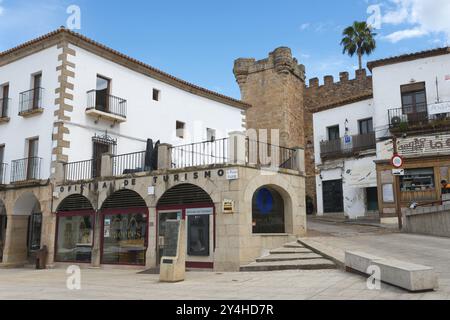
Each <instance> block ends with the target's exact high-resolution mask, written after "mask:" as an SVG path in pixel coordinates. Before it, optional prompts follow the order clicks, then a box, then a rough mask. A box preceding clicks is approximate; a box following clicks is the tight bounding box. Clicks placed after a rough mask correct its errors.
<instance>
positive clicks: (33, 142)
mask: <svg viewBox="0 0 450 320" xmlns="http://www.w3.org/2000/svg"><path fill="white" fill-rule="evenodd" d="M38 143H39V139H38V138H35V139H30V140H28V161H27V162H28V163H27V180H34V179H37V178H38V172H39V167H38V166H39V160H38V158H37V157H38Z"/></svg>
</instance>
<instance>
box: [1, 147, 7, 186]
mask: <svg viewBox="0 0 450 320" xmlns="http://www.w3.org/2000/svg"><path fill="white" fill-rule="evenodd" d="M4 161H5V145H0V185H1V184H3V183H5V181H4V180H5V175H6V172H5V171H6V166H5V165H4V163H3V162H4Z"/></svg>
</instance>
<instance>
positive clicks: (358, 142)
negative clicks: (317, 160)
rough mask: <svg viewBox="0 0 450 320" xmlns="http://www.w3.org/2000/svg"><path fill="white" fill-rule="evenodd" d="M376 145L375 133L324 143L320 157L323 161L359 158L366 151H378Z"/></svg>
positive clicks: (322, 143)
mask: <svg viewBox="0 0 450 320" xmlns="http://www.w3.org/2000/svg"><path fill="white" fill-rule="evenodd" d="M376 145H377V140H376V137H375V133H374V132H372V133H368V134H359V135H354V136H348V137H344V138H341V139H337V140H330V141H322V142H321V143H320V156H321V158H322V160H332V159H339V158H347V157H353V156H359V155H362V153H363V152H364V151H368V150H372V149H376Z"/></svg>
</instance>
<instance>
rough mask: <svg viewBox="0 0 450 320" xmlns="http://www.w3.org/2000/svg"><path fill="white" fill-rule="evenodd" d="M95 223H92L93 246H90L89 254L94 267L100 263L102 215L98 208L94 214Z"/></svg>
mask: <svg viewBox="0 0 450 320" xmlns="http://www.w3.org/2000/svg"><path fill="white" fill-rule="evenodd" d="M94 216H95V224H94V246H93V247H92V256H91V264H92V267H94V268H100V265H101V246H100V243H101V241H102V232H103V230H102V224H103V221H101V217H102V215H101V214H100V210H98V211H96V212H95V214H94Z"/></svg>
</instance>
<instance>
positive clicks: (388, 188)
mask: <svg viewBox="0 0 450 320" xmlns="http://www.w3.org/2000/svg"><path fill="white" fill-rule="evenodd" d="M383 201H384V202H385V203H393V202H395V201H394V185H393V184H385V185H383Z"/></svg>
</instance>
